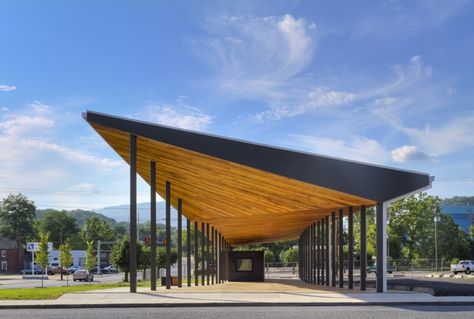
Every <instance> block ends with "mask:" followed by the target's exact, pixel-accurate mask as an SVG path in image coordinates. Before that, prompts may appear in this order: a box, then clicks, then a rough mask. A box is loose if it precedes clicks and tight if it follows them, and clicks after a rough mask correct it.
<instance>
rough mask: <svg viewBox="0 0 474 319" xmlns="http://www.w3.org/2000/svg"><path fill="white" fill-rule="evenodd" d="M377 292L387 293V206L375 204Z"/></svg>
mask: <svg viewBox="0 0 474 319" xmlns="http://www.w3.org/2000/svg"><path fill="white" fill-rule="evenodd" d="M376 224H377V243H376V246H377V247H376V248H377V274H376V276H377V282H376V284H377V292H387V206H386V204H385V203H377V208H376Z"/></svg>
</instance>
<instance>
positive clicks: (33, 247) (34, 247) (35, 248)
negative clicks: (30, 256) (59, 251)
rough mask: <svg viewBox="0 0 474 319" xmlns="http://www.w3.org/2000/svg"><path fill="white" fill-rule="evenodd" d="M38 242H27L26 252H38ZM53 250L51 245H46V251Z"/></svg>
mask: <svg viewBox="0 0 474 319" xmlns="http://www.w3.org/2000/svg"><path fill="white" fill-rule="evenodd" d="M39 244H40V243H39V242H28V243H26V251H39ZM52 250H53V243H51V242H49V243H48V251H52Z"/></svg>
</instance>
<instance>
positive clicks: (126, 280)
mask: <svg viewBox="0 0 474 319" xmlns="http://www.w3.org/2000/svg"><path fill="white" fill-rule="evenodd" d="M123 281H125V282H128V271H126V272H125V278H124V280H123Z"/></svg>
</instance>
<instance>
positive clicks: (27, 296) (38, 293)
mask: <svg viewBox="0 0 474 319" xmlns="http://www.w3.org/2000/svg"><path fill="white" fill-rule="evenodd" d="M128 286H129V283H128V282H120V283H106V284H92V285H80V286H69V287H66V286H60V287H45V288H11V289H1V290H0V300H46V299H57V298H59V297H61V296H62V295H64V294H67V293H69V292H80V291H91V290H99V289H108V288H118V287H128ZM137 286H139V287H149V286H150V282H149V281H148V282H147V281H139V282H138V283H137Z"/></svg>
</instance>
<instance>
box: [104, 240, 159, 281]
mask: <svg viewBox="0 0 474 319" xmlns="http://www.w3.org/2000/svg"><path fill="white" fill-rule="evenodd" d="M111 259H112V264H113V265H114V266H115V267H117V268H118V269H119V270H120V271H123V272H124V273H125V276H124V281H125V282H128V273H129V272H130V239H129V237H128V236H127V235H125V236H123V237H122V239H121V240H119V242H118V243H116V244H115V246H114V248H113V249H112V258H111ZM149 263H150V261H149V253H145V252H144V249H143V245H142V244H140V243H139V242H138V243H137V268H138V269H144V268H146V267H147V265H149Z"/></svg>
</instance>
